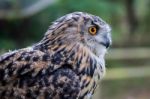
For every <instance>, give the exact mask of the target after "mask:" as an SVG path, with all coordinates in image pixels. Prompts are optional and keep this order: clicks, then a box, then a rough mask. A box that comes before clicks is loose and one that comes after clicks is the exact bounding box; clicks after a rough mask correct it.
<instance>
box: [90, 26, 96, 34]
mask: <svg viewBox="0 0 150 99" xmlns="http://www.w3.org/2000/svg"><path fill="white" fill-rule="evenodd" d="M89 33H90V34H91V35H96V33H97V28H96V27H95V26H92V27H89Z"/></svg>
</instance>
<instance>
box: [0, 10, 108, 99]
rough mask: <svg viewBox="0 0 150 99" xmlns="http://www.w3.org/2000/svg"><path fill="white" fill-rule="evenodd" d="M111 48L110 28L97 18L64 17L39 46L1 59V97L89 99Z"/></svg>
mask: <svg viewBox="0 0 150 99" xmlns="http://www.w3.org/2000/svg"><path fill="white" fill-rule="evenodd" d="M91 27H92V28H91ZM110 44H111V36H110V27H109V25H108V24H107V23H106V22H104V21H103V20H102V19H101V18H99V17H97V16H94V15H91V14H88V13H83V12H74V13H71V14H67V15H65V16H63V17H61V18H59V19H58V20H56V21H55V22H53V24H52V25H51V26H50V27H49V29H48V30H47V32H46V33H45V36H44V37H43V39H42V40H41V41H40V42H38V43H36V44H34V45H33V46H30V47H27V48H24V49H19V50H15V51H12V52H8V53H6V54H4V55H2V56H0V99H9V98H11V99H83V98H84V99H88V98H91V97H92V95H93V93H94V90H95V88H96V86H97V84H98V80H100V79H101V78H102V77H103V75H104V73H105V62H104V55H105V53H106V50H107V48H108V47H109V45H110Z"/></svg>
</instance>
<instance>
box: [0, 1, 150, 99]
mask: <svg viewBox="0 0 150 99" xmlns="http://www.w3.org/2000/svg"><path fill="white" fill-rule="evenodd" d="M74 11H83V12H88V13H91V14H95V15H98V16H100V17H101V18H102V19H104V20H105V21H106V22H107V23H109V24H110V26H111V27H112V38H113V45H112V47H111V48H110V49H109V50H108V55H106V68H107V72H106V76H105V78H104V80H103V81H102V82H101V83H100V86H99V88H97V91H96V93H95V96H94V99H150V0H0V54H2V53H4V52H6V51H8V50H15V49H19V48H22V47H26V46H29V45H32V44H34V43H35V42H37V41H39V40H40V39H41V38H42V37H43V35H44V33H45V31H46V30H47V29H48V26H49V25H50V24H51V22H53V21H54V20H56V19H57V18H59V17H60V16H63V15H65V14H67V13H71V12H74Z"/></svg>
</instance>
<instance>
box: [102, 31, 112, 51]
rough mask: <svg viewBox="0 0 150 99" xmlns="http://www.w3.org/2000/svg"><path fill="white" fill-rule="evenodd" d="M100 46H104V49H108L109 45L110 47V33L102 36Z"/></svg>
mask: <svg viewBox="0 0 150 99" xmlns="http://www.w3.org/2000/svg"><path fill="white" fill-rule="evenodd" d="M101 44H102V45H103V46H105V47H106V48H109V47H110V45H111V36H110V33H106V34H105V35H104V36H103V41H102V42H101Z"/></svg>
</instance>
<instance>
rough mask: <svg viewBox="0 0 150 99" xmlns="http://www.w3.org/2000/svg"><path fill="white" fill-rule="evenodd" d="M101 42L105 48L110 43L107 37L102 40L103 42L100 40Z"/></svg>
mask: <svg viewBox="0 0 150 99" xmlns="http://www.w3.org/2000/svg"><path fill="white" fill-rule="evenodd" d="M101 44H102V45H103V46H105V47H106V48H108V47H109V46H110V45H111V43H110V40H108V39H107V40H106V41H104V42H101Z"/></svg>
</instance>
